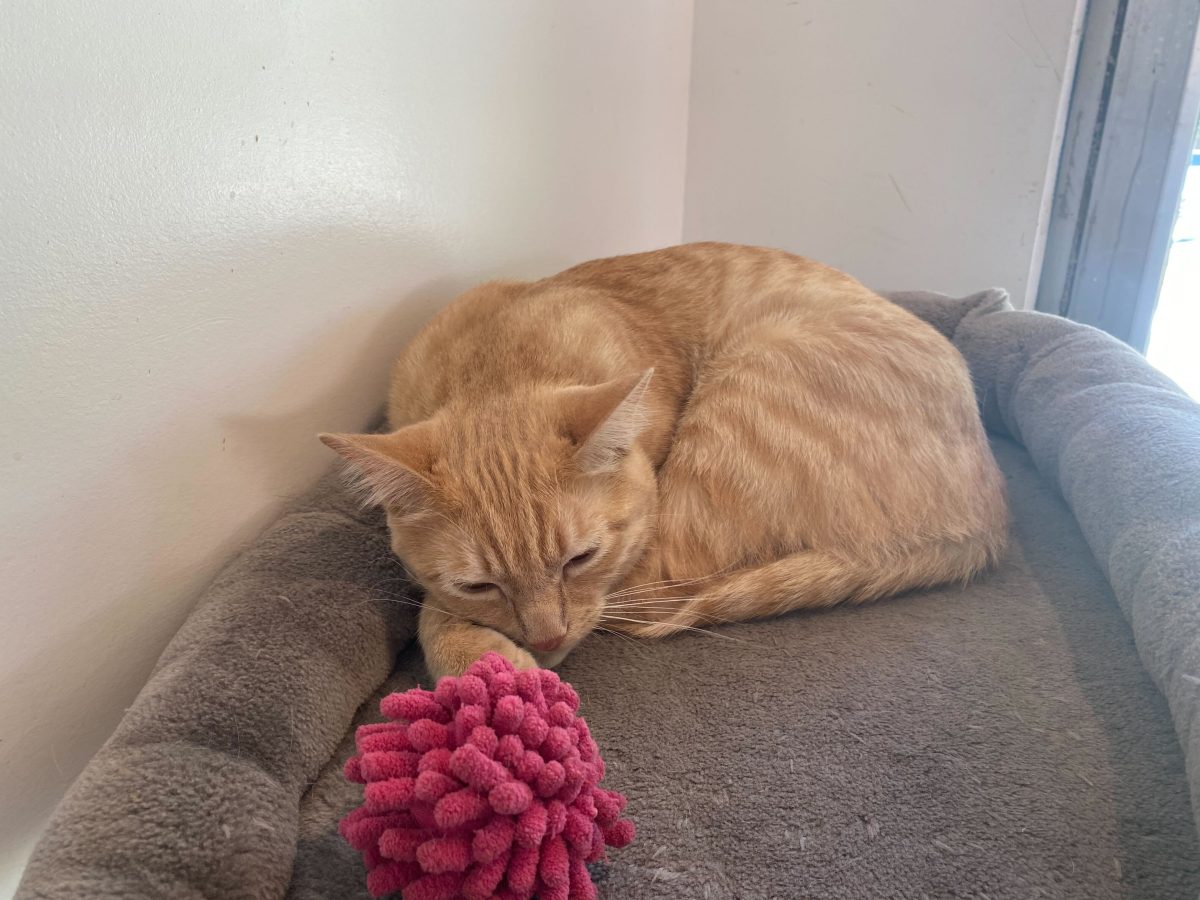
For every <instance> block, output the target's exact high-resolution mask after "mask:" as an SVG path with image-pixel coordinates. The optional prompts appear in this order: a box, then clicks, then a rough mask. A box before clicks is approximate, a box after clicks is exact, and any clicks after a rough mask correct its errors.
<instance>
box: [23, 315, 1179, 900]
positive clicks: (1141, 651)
mask: <svg viewBox="0 0 1200 900" xmlns="http://www.w3.org/2000/svg"><path fill="white" fill-rule="evenodd" d="M895 299H896V300H897V302H899V303H901V304H902V305H904V306H906V307H908V308H909V309H912V310H913V311H914V312H916V313H917V314H919V315H921V316H923V317H924V318H926V319H927V320H929V321H930V322H932V323H933V324H934V325H935V326H936V327H938V328H939V329H941V330H942V331H943V332H944V333H946V334H947V335H949V336H950V337H952V339H953V340H954V342H955V343H956V344H957V346H958V348H959V349H960V350H961V351H962V352H963V354H964V355H965V356H966V358H967V361H968V362H969V363H970V366H971V370H972V373H973V375H974V378H975V382H976V385H977V388H978V392H979V398H980V404H981V408H982V410H983V413H984V416H985V419H986V422H987V425H988V428H989V429H990V430H991V432H992V434H993V435H994V448H995V452H996V456H997V458H998V460H999V461H1000V465H1001V467H1002V468H1003V469H1004V471H1005V473H1006V474H1007V477H1008V485H1009V491H1010V497H1011V502H1012V509H1013V514H1014V518H1015V521H1014V524H1013V540H1012V546H1011V549H1010V551H1009V553H1008V555H1007V558H1006V560H1005V562H1004V563H1003V565H1001V566H1000V568H999V569H998V570H996V571H994V572H993V573H991V574H989V575H988V576H986V577H985V578H983V579H981V580H979V581H978V582H976V583H974V584H972V585H970V586H968V587H966V588H962V587H946V588H941V589H938V590H932V591H923V592H919V593H915V594H911V595H909V596H906V597H902V598H897V599H895V600H891V601H887V602H883V603H880V604H877V605H874V606H869V607H864V608H860V609H839V610H834V611H832V612H823V613H818V614H813V615H790V616H787V617H784V618H782V619H778V620H774V621H769V622H761V623H755V624H746V625H739V626H731V627H727V628H723V629H721V633H722V634H723V635H726V636H727V637H730V638H735V639H736V641H733V640H723V639H720V638H713V637H705V636H702V635H690V636H687V637H680V638H676V639H672V640H669V641H665V642H662V643H656V644H639V643H635V642H633V641H629V640H621V639H618V638H615V637H608V636H600V635H595V636H593V637H591V638H589V639H588V640H587V641H586V642H585V643H584V644H583V645H582V646H581V647H580V649H579V650H578V651H577V652H576V653H575V654H574V655H572V656H571V657H570V658H569V659H568V660H567V662H566V663H565V664H564V665H563V667H562V674H563V676H564V677H565V678H567V679H569V680H570V681H572V682H573V683H574V685H575V686H576V688H577V689H578V690H579V692H580V694H581V695H582V696H583V712H584V714H585V715H586V716H587V717H588V720H589V722H590V724H591V726H592V730H593V732H594V733H595V735H596V737H597V739H598V740H599V742H600V744H601V746H602V748H603V750H604V753H605V754H606V757H607V760H608V761H609V764H610V765H609V775H608V781H609V783H611V785H612V786H613V787H615V788H617V789H619V790H622V791H624V792H625V793H626V794H628V796H629V798H630V813H631V814H632V816H633V818H634V819H635V820H636V822H637V824H638V826H639V837H638V840H637V841H636V842H635V843H634V844H633V845H632V846H631V847H629V848H627V849H626V850H623V851H620V852H617V853H614V854H613V855H612V858H611V861H610V862H609V863H608V864H607V866H604V867H602V868H600V869H598V870H597V872H596V873H595V874H596V877H597V879H598V880H599V882H600V887H601V894H602V896H603V897H605V898H609V900H615V898H632V900H637V898H650V897H663V898H713V900H716V898H726V897H729V898H734V897H736V898H764V900H765V898H800V897H838V898H856V900H857V898H869V897H912V898H922V897H929V898H935V897H979V898H991V900H998V898H1002V897H1004V898H1032V897H1079V898H1089V900H1099V898H1110V897H1144V898H1173V897H1187V898H1194V897H1196V896H1197V893H1198V892H1200V853H1198V850H1197V842H1196V830H1195V826H1194V824H1193V817H1192V807H1191V805H1190V804H1189V799H1188V782H1189V774H1190V780H1191V785H1192V788H1193V792H1195V789H1196V788H1197V787H1200V731H1198V729H1200V719H1197V717H1196V709H1197V698H1198V695H1200V641H1198V639H1197V636H1198V635H1200V621H1198V618H1200V409H1198V408H1197V406H1196V405H1195V404H1193V403H1192V402H1190V401H1189V400H1188V399H1187V398H1186V397H1184V396H1183V395H1182V394H1181V393H1179V391H1178V390H1177V389H1176V388H1175V387H1174V386H1173V385H1172V384H1171V383H1170V382H1169V381H1168V380H1167V379H1165V378H1164V377H1162V376H1161V375H1159V374H1157V373H1156V372H1154V371H1153V370H1152V369H1151V368H1150V367H1149V366H1147V365H1146V363H1145V362H1144V361H1143V360H1142V359H1141V358H1140V357H1139V356H1138V355H1137V354H1135V353H1133V352H1132V351H1131V350H1129V349H1127V348H1125V347H1124V346H1122V345H1120V344H1118V343H1117V342H1116V341H1114V340H1112V339H1110V338H1108V337H1106V336H1105V335H1103V334H1101V333H1099V332H1097V331H1094V330H1092V329H1089V328H1085V327H1082V326H1079V325H1075V324H1072V323H1070V322H1066V321H1063V320H1060V319H1057V318H1053V317H1048V316H1042V315H1039V314H1036V313H1025V312H1014V311H1012V310H1011V309H1010V308H1009V307H1008V305H1007V303H1006V302H1005V300H1004V298H1003V295H1001V294H1000V293H999V292H985V293H981V294H977V295H975V296H972V297H968V298H965V299H963V300H950V299H948V298H943V297H938V296H935V295H931V294H901V295H896V296H895ZM410 596H411V594H410V592H409V590H408V587H407V585H406V582H405V580H404V575H403V572H402V571H401V570H400V568H399V566H398V565H397V564H396V563H395V562H394V561H393V560H392V559H391V557H390V555H389V553H388V546H387V540H386V536H385V531H384V528H383V526H382V522H381V520H380V518H379V517H378V516H377V515H375V514H373V513H365V512H363V511H361V510H359V509H357V508H356V507H355V506H354V505H353V503H352V502H351V500H350V499H348V497H347V496H346V495H345V494H344V493H343V492H342V490H341V489H340V487H339V486H338V482H337V480H336V479H334V478H330V479H329V480H327V481H326V482H325V483H323V484H322V485H321V486H320V487H319V488H318V489H317V490H316V491H315V492H314V493H313V494H312V495H311V496H310V497H309V498H308V500H307V501H306V502H304V503H302V504H300V505H299V506H297V507H296V508H295V509H294V510H293V511H291V512H290V513H289V514H288V515H286V516H285V517H284V518H283V519H281V520H280V522H279V523H278V524H277V525H276V526H275V527H274V528H272V529H271V530H270V531H269V532H267V533H266V534H265V535H264V536H263V537H262V538H261V539H260V540H259V541H258V542H257V543H256V544H255V545H254V546H253V547H251V548H250V549H249V550H248V551H247V552H245V553H244V554H243V555H242V556H241V557H240V558H239V559H237V560H235V561H234V562H233V563H231V564H230V565H229V567H228V568H227V569H226V570H225V572H224V573H223V574H222V575H221V576H220V577H219V578H218V579H217V581H216V582H215V583H214V584H213V586H212V587H211V588H210V589H209V591H208V592H207V595H206V596H205V597H204V598H203V600H202V602H201V603H200V605H199V606H198V607H197V609H196V611H195V612H194V613H193V614H192V616H191V618H190V619H189V620H188V622H187V623H186V624H185V625H184V627H183V628H182V629H181V631H180V632H179V634H178V636H177V637H176V638H175V639H174V640H173V641H172V643H171V645H170V646H169V647H168V648H167V651H166V652H165V653H164V654H163V657H162V660H161V661H160V662H159V665H158V668H157V669H156V671H155V672H154V674H153V676H152V677H151V679H150V681H149V683H148V684H147V685H146V687H145V689H144V690H143V691H142V693H141V695H140V696H139V697H138V698H137V701H136V702H135V703H134V705H133V706H132V707H131V708H130V709H129V711H128V713H127V714H126V716H125V718H124V720H123V721H122V722H121V724H120V726H119V727H118V729H117V731H116V733H115V734H114V735H113V737H112V738H111V740H109V742H108V743H107V744H106V745H105V746H104V748H103V749H102V750H101V751H100V752H99V753H98V754H97V755H96V757H95V759H94V760H93V761H92V762H91V764H90V765H89V766H88V767H87V769H86V770H85V771H84V773H83V774H82V775H81V776H80V778H79V780H78V781H77V782H76V784H75V785H74V786H73V787H72V789H71V791H70V793H69V794H68V795H67V797H66V799H65V800H63V802H62V804H61V806H60V807H59V809H58V812H57V814H56V815H55V817H54V819H53V821H52V823H51V825H50V827H49V829H48V831H47V833H46V834H45V836H44V837H43V838H42V841H41V843H40V844H39V846H38V848H37V850H36V852H35V853H34V856H33V859H32V861H31V862H30V864H29V866H28V869H27V871H26V873H25V879H24V881H23V882H22V885H21V888H20V889H19V892H18V897H20V898H22V900H33V898H56V900H57V898H93V900H105V898H143V897H145V898H149V897H156V898H157V897H169V898H214V900H217V898H222V900H223V898H239V897H254V898H276V897H284V896H286V897H290V898H295V900H300V898H305V900H309V898H359V897H365V896H366V893H365V890H364V887H363V885H364V877H363V872H362V868H361V864H360V861H359V860H358V858H357V857H356V855H355V854H354V853H353V852H351V851H350V850H349V848H348V847H346V846H344V845H343V844H342V842H341V840H340V839H339V838H338V837H337V834H336V823H337V820H338V818H339V817H340V816H341V815H342V814H343V813H344V812H345V811H347V810H348V809H349V808H351V807H352V806H353V805H355V804H356V803H357V802H358V798H359V791H360V788H359V787H358V786H356V785H350V784H347V783H345V782H344V781H343V780H342V777H341V771H340V770H341V763H342V761H343V760H344V759H345V757H346V755H347V753H348V751H349V748H350V741H349V737H348V735H349V733H350V732H349V728H350V726H351V724H352V720H355V719H357V720H359V721H363V720H368V719H371V718H373V717H375V715H376V712H377V701H378V698H379V696H381V694H382V693H383V692H386V691H390V690H398V689H405V688H408V687H411V686H412V685H413V684H414V683H415V682H416V681H417V680H420V679H421V678H423V677H424V676H423V672H422V670H421V663H420V656H419V651H418V650H417V648H416V646H415V644H414V643H413V630H414V612H415V609H414V607H413V605H412V602H411V600H410V599H408V598H410ZM1164 695H1165V696H1164ZM1181 744H1182V748H1183V749H1182V751H1181ZM1194 795H1195V793H1194Z"/></svg>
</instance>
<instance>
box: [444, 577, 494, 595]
mask: <svg viewBox="0 0 1200 900" xmlns="http://www.w3.org/2000/svg"><path fill="white" fill-rule="evenodd" d="M455 587H456V588H458V589H459V590H460V591H462V593H464V594H468V595H470V596H476V597H480V596H483V595H484V594H490V593H491V592H492V591H498V590H499V589H500V588H499V587H498V586H497V585H495V584H492V582H490V581H470V582H467V583H465V584H456V585H455Z"/></svg>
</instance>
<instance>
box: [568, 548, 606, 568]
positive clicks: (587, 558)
mask: <svg viewBox="0 0 1200 900" xmlns="http://www.w3.org/2000/svg"><path fill="white" fill-rule="evenodd" d="M598 549H599V548H598V547H588V549H586V550H584V551H582V552H580V553H576V554H575V555H574V556H572V557H571V558H570V559H568V560H567V561H566V562H565V563H563V571H564V572H566V573H567V574H568V575H569V574H570V573H571V572H576V571H578V570H579V569H581V568H583V567H584V566H586V565H587V564H588V563H589V562H591V561H592V559H593V558H594V557H595V556H596V551H597V550H598Z"/></svg>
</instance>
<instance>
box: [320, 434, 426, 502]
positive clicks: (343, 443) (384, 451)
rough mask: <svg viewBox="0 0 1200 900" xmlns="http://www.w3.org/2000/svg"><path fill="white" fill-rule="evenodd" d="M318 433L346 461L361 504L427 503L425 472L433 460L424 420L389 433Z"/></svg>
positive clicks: (323, 441) (326, 444) (325, 443)
mask: <svg viewBox="0 0 1200 900" xmlns="http://www.w3.org/2000/svg"><path fill="white" fill-rule="evenodd" d="M318 437H320V439H321V443H323V444H324V445H325V446H326V447H329V448H330V449H331V450H334V451H335V452H336V453H337V454H338V455H339V456H341V457H342V459H344V460H345V461H346V462H347V463H348V464H349V466H350V470H351V472H352V473H353V474H354V476H355V487H356V488H357V489H358V492H359V494H360V495H361V497H362V501H363V503H364V504H365V505H368V506H384V507H387V508H388V509H392V510H396V511H400V512H417V511H418V510H420V509H423V508H427V507H428V506H429V502H430V491H431V488H432V485H430V483H429V481H428V479H427V477H426V474H427V473H428V472H429V469H430V467H431V466H432V464H433V441H432V435H431V434H430V428H429V426H428V425H426V424H425V423H420V424H417V425H409V426H407V427H405V428H401V429H400V430H399V431H393V432H392V433H391V434H322V435H318Z"/></svg>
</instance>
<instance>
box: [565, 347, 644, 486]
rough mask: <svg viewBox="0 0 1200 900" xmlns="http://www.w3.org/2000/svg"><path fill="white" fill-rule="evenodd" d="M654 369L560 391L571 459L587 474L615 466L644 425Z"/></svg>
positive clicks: (626, 452) (612, 468)
mask: <svg viewBox="0 0 1200 900" xmlns="http://www.w3.org/2000/svg"><path fill="white" fill-rule="evenodd" d="M653 375H654V369H647V370H646V371H645V372H642V373H641V374H638V375H634V376H631V377H628V378H618V379H615V380H613V381H607V382H605V383H604V384H597V385H589V386H586V387H571V388H564V389H563V390H562V391H561V392H560V396H559V399H560V403H561V406H560V408H561V409H562V412H563V425H564V431H565V433H566V436H567V438H568V439H570V441H571V443H572V444H574V445H575V447H577V448H578V449H576V451H575V463H576V465H578V466H579V468H580V470H581V471H583V472H586V473H588V474H593V473H600V472H611V471H614V470H616V469H617V468H618V467H619V466H620V465H621V462H622V461H623V460H624V459H625V457H626V456H628V455H629V451H630V450H631V449H632V448H633V442H634V441H635V440H637V437H638V435H639V434H640V433H641V431H642V429H643V428H644V427H645V425H646V420H647V416H648V412H647V409H646V392H647V390H649V388H650V379H651V377H652V376H653Z"/></svg>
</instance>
